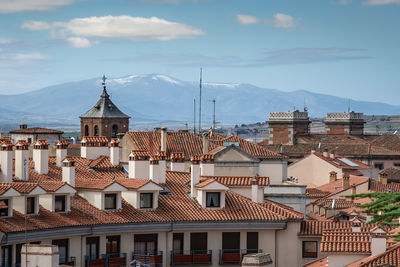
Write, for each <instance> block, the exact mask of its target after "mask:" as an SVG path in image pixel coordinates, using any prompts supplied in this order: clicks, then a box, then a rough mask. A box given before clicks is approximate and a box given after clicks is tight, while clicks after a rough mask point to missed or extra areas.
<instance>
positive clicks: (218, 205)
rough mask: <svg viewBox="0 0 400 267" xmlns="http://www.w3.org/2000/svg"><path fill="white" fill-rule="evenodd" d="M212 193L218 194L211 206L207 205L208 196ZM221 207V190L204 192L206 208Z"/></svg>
mask: <svg viewBox="0 0 400 267" xmlns="http://www.w3.org/2000/svg"><path fill="white" fill-rule="evenodd" d="M210 194H212V195H214V194H216V195H217V196H218V203H217V204H214V205H213V206H211V205H209V204H211V203H208V196H209V195H210ZM220 207H221V192H206V208H220Z"/></svg>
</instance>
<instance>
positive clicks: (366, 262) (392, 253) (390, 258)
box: [346, 243, 400, 267]
mask: <svg viewBox="0 0 400 267" xmlns="http://www.w3.org/2000/svg"><path fill="white" fill-rule="evenodd" d="M380 264H390V265H391V266H400V243H397V244H396V245H394V246H393V247H391V248H389V249H387V250H386V251H385V252H383V253H381V254H378V255H375V256H370V257H367V258H363V259H361V260H359V261H356V262H353V263H351V264H348V265H346V267H376V266H378V265H380ZM382 266H384V265H382Z"/></svg>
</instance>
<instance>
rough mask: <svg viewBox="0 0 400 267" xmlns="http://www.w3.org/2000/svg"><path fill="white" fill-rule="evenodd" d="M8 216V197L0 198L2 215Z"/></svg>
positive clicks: (0, 213) (0, 215)
mask: <svg viewBox="0 0 400 267" xmlns="http://www.w3.org/2000/svg"><path fill="white" fill-rule="evenodd" d="M7 216H8V199H2V200H0V217H7Z"/></svg>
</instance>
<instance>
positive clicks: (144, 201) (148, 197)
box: [140, 193, 153, 208]
mask: <svg viewBox="0 0 400 267" xmlns="http://www.w3.org/2000/svg"><path fill="white" fill-rule="evenodd" d="M140 207H141V208H152V207H153V193H141V194H140Z"/></svg>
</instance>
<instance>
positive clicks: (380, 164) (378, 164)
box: [374, 163, 384, 170]
mask: <svg viewBox="0 0 400 267" xmlns="http://www.w3.org/2000/svg"><path fill="white" fill-rule="evenodd" d="M374 167H375V168H376V169H378V170H383V167H384V165H383V163H374Z"/></svg>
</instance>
